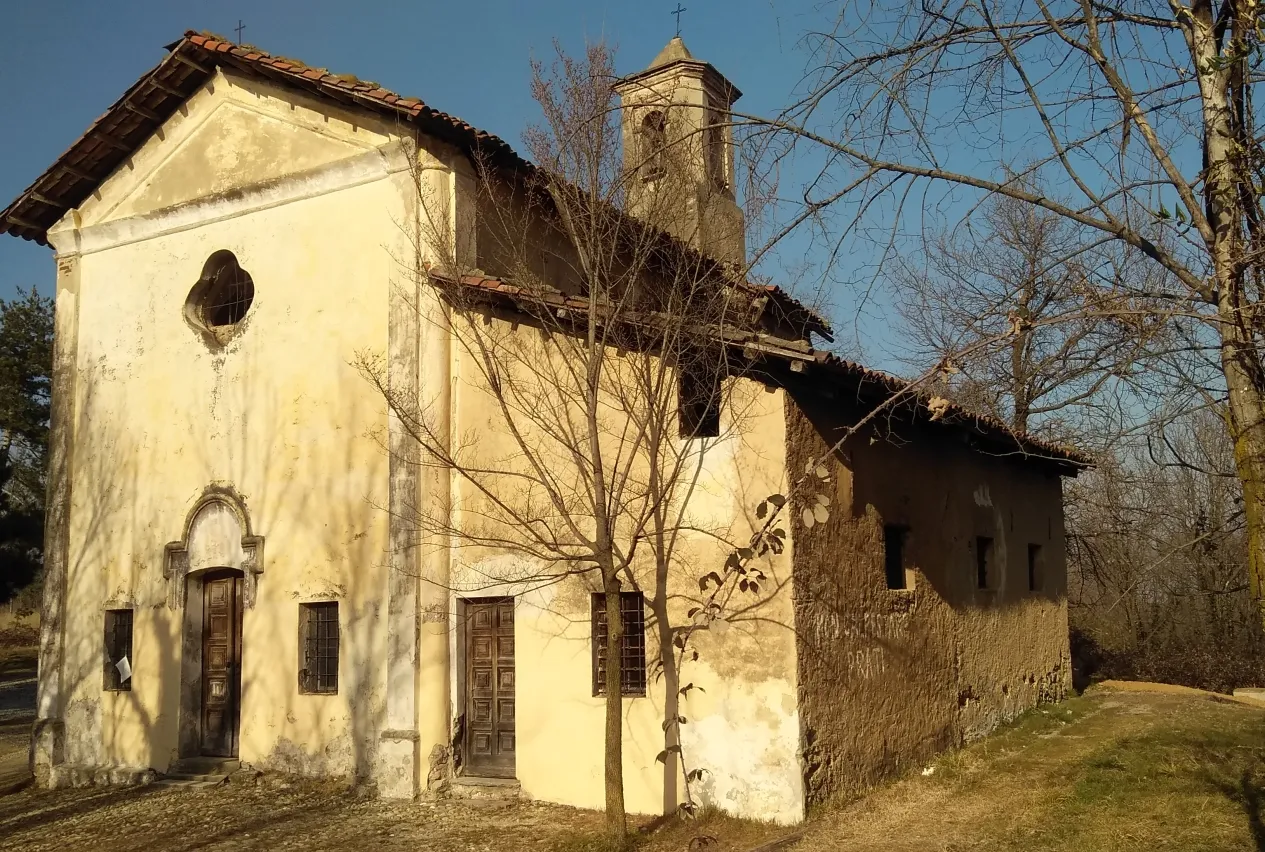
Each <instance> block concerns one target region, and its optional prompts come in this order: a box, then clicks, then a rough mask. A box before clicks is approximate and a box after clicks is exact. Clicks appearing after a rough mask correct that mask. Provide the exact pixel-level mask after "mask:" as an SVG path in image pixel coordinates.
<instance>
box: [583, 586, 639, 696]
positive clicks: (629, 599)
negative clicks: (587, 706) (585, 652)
mask: <svg viewBox="0 0 1265 852" xmlns="http://www.w3.org/2000/svg"><path fill="white" fill-rule="evenodd" d="M644 607H645V597H644V596H643V595H642V594H641V592H620V593H619V608H620V611H621V613H622V615H623V620H624V636H623V639H622V640H621V644H620V650H619V686H620V694H621V695H645V694H646V617H645V612H644ZM606 637H607V632H606V595H604V594H602V593H600V592H596V593H594V594H593V694H594V695H605V694H606V644H607V638H606Z"/></svg>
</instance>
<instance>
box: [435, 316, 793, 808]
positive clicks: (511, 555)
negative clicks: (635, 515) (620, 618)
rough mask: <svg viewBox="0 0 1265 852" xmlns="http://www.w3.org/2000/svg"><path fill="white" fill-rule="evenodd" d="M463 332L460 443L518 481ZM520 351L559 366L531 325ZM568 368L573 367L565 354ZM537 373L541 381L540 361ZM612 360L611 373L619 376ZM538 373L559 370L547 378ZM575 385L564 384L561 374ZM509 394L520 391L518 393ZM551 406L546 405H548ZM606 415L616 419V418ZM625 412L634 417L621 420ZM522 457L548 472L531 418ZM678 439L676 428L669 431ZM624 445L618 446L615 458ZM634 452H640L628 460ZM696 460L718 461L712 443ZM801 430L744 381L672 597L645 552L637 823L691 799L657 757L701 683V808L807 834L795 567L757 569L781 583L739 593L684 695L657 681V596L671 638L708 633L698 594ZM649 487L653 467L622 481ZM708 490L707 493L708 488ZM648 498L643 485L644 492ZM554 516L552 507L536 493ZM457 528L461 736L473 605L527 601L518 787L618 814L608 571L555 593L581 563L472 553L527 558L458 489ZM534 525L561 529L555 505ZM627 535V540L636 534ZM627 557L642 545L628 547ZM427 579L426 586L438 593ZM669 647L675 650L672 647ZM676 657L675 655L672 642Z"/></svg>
mask: <svg viewBox="0 0 1265 852" xmlns="http://www.w3.org/2000/svg"><path fill="white" fill-rule="evenodd" d="M476 323H477V328H478V329H480V330H482V332H483V333H485V334H488V335H491V336H496V335H499V334H501V333H502V332H506V328H502V326H505V327H508V323H504V322H503V321H502V320H494V321H493V324H492V325H489V326H484V325H483V324H482V321H481V320H477V321H476ZM454 326H455V327H456V335H455V340H456V341H458V342H455V343H454V349H453V367H452V372H453V375H454V377H455V380H454V382H453V388H454V399H453V408H452V410H453V411H454V413H455V417H454V430H453V434H454V436H458V437H459V438H460V443H461V446H462V452H463V454H464V457H465V458H467V459H470V460H478V461H479V463H480V464H481V465H484V466H486V467H489V468H496V469H500V468H501V467H504V468H505V469H510V468H513V467H514V466H515V465H516V464H519V463H521V460H522V457H523V453H522V451H521V450H520V445H519V443H518V442H517V441H516V439H514V438H513V437H512V436H511V435H510V433H509V430H508V429H507V420H506V417H505V415H504V414H502V413H501V412H500V411H499V410H498V407H497V405H496V404H495V401H494V399H493V398H492V397H491V396H490V395H489V394H488V393H487V392H486V391H485V388H486V387H487V383H486V381H485V380H484V378H483V376H482V374H481V372H480V370H479V369H478V368H477V365H476V363H475V362H474V359H473V357H472V353H471V352H470V347H469V346H466V345H463V344H461V343H460V342H459V341H460V340H461V339H462V338H463V337H465V336H467V335H468V333H469V332H463V331H462V329H461V326H460V321H454ZM516 334H518V335H519V337H518V338H516V339H517V340H518V341H519V343H517V344H515V345H516V346H528V347H530V346H533V345H539V348H540V358H541V359H543V358H546V357H550V356H549V355H548V354H546V353H547V352H548V347H547V346H546V345H545V344H544V343H539V344H537V343H536V342H537V341H540V340H541V338H540V335H539V334H538V332H536V331H535V330H534V329H531V328H529V327H528V326H526V325H524V326H521V327H520V330H519V331H518V332H517V333H516ZM553 357H557V355H556V354H555V355H554V356H553ZM523 360H524V362H525V363H536V364H540V363H542V362H541V361H537V360H534V356H532V355H531V353H526V354H525V355H524V359H523ZM619 364H620V361H619V359H617V358H616V357H614V356H613V355H612V357H611V358H610V359H609V361H608V363H607V369H608V370H618V369H619ZM537 369H538V371H539V373H540V374H544V373H545V372H547V370H546V369H545V368H543V367H538V368H537ZM558 372H559V374H560V375H561V374H563V372H564V371H562V370H559V371H558ZM505 381H507V382H508V381H513V380H512V379H509V378H506V379H505ZM521 381H522V382H523V385H521V387H522V388H523V393H524V396H525V397H531V396H532V394H533V392H534V391H533V390H532V389H531V388H532V387H533V386H532V384H531V383H532V382H536V381H538V379H536V378H533V377H527V376H524V377H523V378H522V379H521ZM550 399H553V396H552V395H546V397H544V398H542V399H541V400H540V402H539V404H540V405H541V406H545V405H547V404H548V400H550ZM604 410H606V409H605V407H604ZM609 410H610V411H611V412H612V414H611V416H614V414H613V412H614V411H617V410H618V407H617V406H615V405H612V406H611V408H610V409H609ZM515 420H516V424H517V426H518V428H519V429H523V430H525V436H524V438H523V440H524V441H525V443H526V445H527V446H530V447H533V448H535V450H534V451H535V452H538V453H540V454H541V457H548V456H549V451H548V450H547V449H545V447H546V445H547V444H548V439H546V438H544V437H542V435H541V434H540V433H539V431H537V430H536V429H535V426H534V425H533V421H534V420H535V421H538V422H540V423H547V422H549V418H548V417H547V416H546V417H544V418H533V416H532V415H531V413H530V412H528V413H526V414H524V413H519V414H518V415H517V416H516V418H515ZM605 425H606V426H607V427H609V428H608V429H606V430H605V434H607V435H611V436H615V435H619V434H628V433H627V431H626V429H627V426H626V425H625V424H621V423H619V422H615V421H612V422H610V423H606V424H605ZM668 425H669V427H670V428H671V429H672V432H673V437H674V438H675V432H676V424H675V422H671V423H669V424H668ZM618 445H619V441H617V440H614V439H612V442H611V443H609V444H607V446H606V450H607V458H608V459H609V458H613V457H614V452H612V451H613V450H614V449H616V447H617V446H618ZM623 446H624V452H625V453H627V447H628V445H627V444H624V445H623ZM695 446H696V447H699V446H702V444H701V443H696V444H695ZM784 447H785V420H784V416H783V402H782V394H781V391H776V392H769V391H767V390H766V389H765V388H764V387H763V386H760V385H758V384H756V383H754V382H750V381H746V380H740V381H739V382H738V386H736V387H735V388H734V389H733V391H732V393H731V395H730V398H729V400H728V401H727V403H726V405H725V407H724V408H722V417H721V437H719V438H716V439H711V440H709V441H708V443H707V447H706V449H705V450H704V451H703V452H702V453H701V457H696V460H695V462H691V463H689V464H687V465H686V466H685V472H684V473H683V474H682V475H681V477H680V478H679V480H678V482H679V486H678V493H683V492H684V489H685V488H686V485H687V483H693V485H692V495H691V497H690V503H689V512H688V513H687V515H686V516H685V519H684V522H683V524H682V526H683V527H684V529H682V530H681V539H682V540H681V542H680V543H679V544H678V546H677V547H676V549H675V553H674V559H673V564H672V566H671V568H670V569H669V571H668V572H667V574H666V578H665V579H663V580H662V581H660V580H657V579H656V576H655V568H654V563H653V559H652V558H651V556H650V554H649V552H648V550H649V544H646V543H642V545H641V547H642V549H643V553H642V556H641V558H638V559H637V560H636V561H635V562H634V566H633V569H632V574H633V578H634V582H635V586H634V585H631V584H628V583H625V586H624V588H625V589H631V588H637V589H640V590H641V591H642V592H643V593H644V595H645V607H644V610H643V612H644V617H645V626H646V630H645V639H646V653H645V656H646V660H647V661H648V664H649V669H650V674H649V676H648V678H647V680H648V686H647V691H646V695H645V696H638V697H624V698H623V699H622V705H623V725H624V729H623V730H624V735H623V750H624V783H625V797H626V803H627V807H628V809H629V811H630V812H633V813H645V814H658V813H662V812H664V811H665V810H666V811H668V812H671V811H673V810H674V809H675V807H676V805H677V804H678V803H679V802H681V801H683V800H684V797H685V791H684V789H683V784H682V783H681V770H680V769H679V768H677V767H676V766H674V761H671V760H668V761H666V764H665V762H663V761H660V760H657V759H656V758H657V757H658V755H659V754H660V752H662V751H663V750H664V749H665V733H664V731H665V726H664V721H665V704H666V699H667V697H668V694H669V691H670V690H671V691H676V690H678V689H681V688H682V687H685V686H687V685H688V684H693V688H690V689H687V690H686V697H685V698H684V699H683V700H682V702H681V705H680V709H679V713H680V715H682V716H684V717H685V719H686V721H685V723H684V724H682V725H681V736H682V743H681V745H682V756H683V760H684V766H685V769H686V770H694V769H701V770H704V771H703V772H702V773H699V775H700V777H699V779H698V780H696V781H695V782H694V783H693V785H692V787H693V789H692V793H693V798H694V800H695V801H696V802H698V803H700V804H703V805H711V806H715V807H719V808H722V809H725V810H728V811H731V812H733V813H738V814H742V815H744V816H748V817H756V818H764V819H774V820H778V821H780V822H795V821H798V820H799V819H801V818H802V814H803V793H802V784H801V782H800V777H801V776H800V770H799V764H798V760H797V758H796V752H797V748H798V736H799V720H798V713H797V710H796V704H795V693H796V671H795V642H794V632H793V624H792V617H793V613H792V609H791V598H790V583H789V581H790V576H789V570H790V552H789V550H788V551H787V552H785V553H783V554H782V555H780V556H775V557H771V558H764V559H759V560H757V562H756V565H758V567H760V568H761V569H762V570H763V572H764V573H765V574H766V575H767V577H768V579H767V582H765V583H764V585H763V588H762V589H761V590H760V591H759V593H758V594H742V593H739V594H735V596H734V597H733V598H732V600H728V601H727V606H726V618H727V623H726V624H723V625H719V626H713V628H712V629H710V630H707V631H701V632H699V633H696V634H695V636H694V637H693V638H692V639H691V641H690V646H689V647H690V649H691V650H694V649H697V650H698V659H697V660H693V659H690V660H689V661H687V662H686V663H685V665H684V667H683V670H682V672H681V674H680V681H679V682H674V681H673V680H671V679H669V678H664V677H662V676H661V674H659V671H661V669H659V667H658V666H657V665H656V661H657V660H658V659H659V654H660V648H661V636H662V635H663V634H661V633H660V622H659V620H658V619H657V617H656V606H655V600H656V597H659V598H661V599H662V607H663V610H662V611H663V612H666V614H667V616H668V622H669V624H670V625H671V626H672V627H677V628H679V627H685V626H687V625H689V624H690V623H691V621H692V619H691V617H690V615H689V612H690V610H691V609H692V608H695V607H697V606H699V605H700V603H701V602H702V601H703V600H704V599H705V598H706V597H707V595H706V594H705V593H702V592H700V588H699V577H700V576H702V575H703V574H706V573H708V572H710V571H716V572H718V573H723V572H724V563H725V559H726V557H727V555H728V554H729V552H730V548H729V545H727V544H725V542H737V543H739V544H745V543H746V541H747V540H748V538H749V536H750V533H751V530H752V529H753V525H755V524H757V523H759V521H758V520H757V518H756V514H755V513H756V507H757V505H758V503H759V502H760V501H761V500H762V499H763V498H764V497H766V496H767V495H769V494H770V493H780V492H781V491H783V489H784V488H785V481H786V479H785V468H784V459H785V451H784ZM565 455H566V453H565V452H559V457H558V459H557V462H556V465H555V466H553V467H552V468H551V471H550V472H551V475H552V476H553V477H554V478H555V481H557V482H565V481H567V480H569V479H572V478H575V479H578V478H579V471H578V469H577V468H576V467H575V465H574V462H573V461H571V460H569V459H568V458H564V457H563V456H565ZM617 468H618V469H619V470H625V471H628V472H629V473H631V474H632V477H633V480H634V482H636V481H639V480H641V479H642V478H643V477H644V468H642V467H641V466H640V465H637V464H633V465H627V466H625V465H623V464H622V463H621V464H619V465H618V466H617ZM695 474H697V478H695ZM531 476H532V475H530V474H529V478H528V480H527V481H525V482H524V481H520V482H519V484H518V485H517V486H516V487H514V488H512V489H511V490H508V491H504V492H502V496H503V497H505V498H506V499H508V500H509V501H510V502H511V503H515V502H516V501H520V500H527V499H529V498H530V496H531V495H529V491H531V490H532V489H531V487H530V481H531ZM630 487H632V488H633V489H634V490H635V489H636V488H637V486H636V485H635V484H633V485H631V486H630ZM535 491H536V493H535V497H536V498H537V499H538V498H539V497H540V496H541V495H540V490H539V489H538V488H537V489H535ZM563 491H564V492H566V493H567V498H568V500H575V501H576V502H575V507H576V509H575V513H574V515H573V519H574V520H575V521H576V522H578V523H580V524H582V525H583V524H585V523H586V522H585V520H584V517H585V516H586V515H587V516H588V517H591V516H592V512H591V506H590V507H588V508H587V509H586V508H585V505H584V501H583V498H582V496H581V494H582V491H583V488H582V486H577V488H576V489H575V490H572V491H569V492H567V489H565V488H564V489H563ZM452 511H453V520H454V524H455V525H456V526H457V527H459V528H460V529H462V530H464V531H465V534H466V535H468V536H470V540H467V541H466V542H465V546H462V547H459V548H455V549H454V550H453V551H452V556H451V559H452V577H453V581H452V587H453V591H452V594H453V604H452V617H453V619H454V621H453V624H454V625H455V629H454V630H453V632H452V641H453V643H454V644H453V652H452V656H453V660H454V683H453V687H452V690H451V691H452V695H453V696H454V706H453V714H454V718H456V719H457V720H458V722H459V724H460V723H461V722H462V721H465V722H466V723H467V724H468V719H466V720H463V719H462V717H463V715H465V714H466V713H467V708H466V707H465V706H464V703H463V698H462V697H463V696H464V694H465V692H464V686H465V685H464V683H463V680H464V677H465V674H466V671H467V661H466V659H465V649H464V647H463V645H464V638H463V636H464V627H465V625H464V624H463V623H462V607H461V600H462V599H477V598H484V597H497V596H513V597H514V599H515V616H514V620H515V625H514V662H515V669H516V682H515V687H516V688H515V697H516V708H515V712H514V729H515V733H516V755H515V774H516V777H517V779H518V781H519V783H520V784H521V785H522V790H523V792H524V793H525V794H526V795H528V796H529V797H531V798H535V799H540V800H545V801H552V802H560V803H564V804H569V805H574V806H577V807H586V808H602V807H603V806H604V801H605V799H604V795H605V794H604V782H603V778H604V774H603V772H604V769H603V767H604V754H605V745H604V719H605V702H606V699H605V696H601V695H595V694H594V687H593V680H594V675H593V668H592V667H593V642H594V639H593V630H592V621H591V616H592V603H591V596H592V594H593V593H594V592H595V591H597V590H599V589H600V578H599V577H598V576H597V575H596V572H593V571H591V570H587V571H584V572H583V573H581V574H580V575H579V576H572V577H569V578H565V579H562V580H561V581H559V582H549V581H548V579H547V578H548V575H549V572H550V571H557V570H559V569H560V568H562V569H565V568H568V567H571V568H578V569H584V568H587V567H589V566H586V565H583V564H580V565H572V566H567V565H565V564H563V565H558V564H554V565H547V564H546V563H544V562H542V561H540V560H532V559H529V558H526V557H525V555H524V554H523V553H522V550H521V549H520V548H515V547H513V546H496V545H495V544H492V543H489V544H486V545H481V546H474V545H475V541H474V539H476V538H477V539H478V540H479V541H482V542H489V540H490V539H495V538H497V537H498V536H505V537H506V538H507V539H509V540H513V541H522V542H524V543H526V542H528V539H527V538H526V537H524V536H523V535H522V534H521V532H516V531H515V530H513V529H507V528H506V527H503V526H501V525H500V523H499V521H500V520H501V519H503V518H504V513H503V512H501V511H498V510H496V509H495V508H494V507H490V506H488V504H487V503H486V501H484V500H482V499H481V498H480V496H479V494H478V493H477V491H476V489H475V488H474V487H473V486H472V485H470V484H469V483H467V482H464V481H463V479H462V477H454V480H453V499H452ZM536 514H537V515H539V516H542V517H549V515H550V514H551V513H549V512H545V511H544V510H543V509H542V508H541V507H540V506H538V507H537V509H536ZM620 527H621V528H622V529H623V533H621V535H624V534H626V532H627V524H626V523H624V524H620ZM621 542H622V543H623V544H624V545H626V544H627V542H628V539H627V538H622V539H621ZM424 579H425V578H424ZM669 635H670V634H669ZM668 641H669V642H670V641H671V640H670V639H669V640H668Z"/></svg>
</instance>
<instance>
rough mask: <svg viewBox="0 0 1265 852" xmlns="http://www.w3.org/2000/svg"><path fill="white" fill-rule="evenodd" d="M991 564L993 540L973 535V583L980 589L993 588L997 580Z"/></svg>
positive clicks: (994, 568)
mask: <svg viewBox="0 0 1265 852" xmlns="http://www.w3.org/2000/svg"><path fill="white" fill-rule="evenodd" d="M996 572H997V569H996V566H995V565H994V564H993V540H992V539H991V538H988V537H987V536H982V535H981V536H976V537H975V583H976V587H977V588H980V589H991V588H994V584H995V583H996V581H997V578H996V576H995V575H996Z"/></svg>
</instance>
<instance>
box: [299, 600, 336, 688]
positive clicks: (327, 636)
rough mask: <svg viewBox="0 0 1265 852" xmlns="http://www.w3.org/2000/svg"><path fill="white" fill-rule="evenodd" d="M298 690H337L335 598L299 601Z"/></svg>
mask: <svg viewBox="0 0 1265 852" xmlns="http://www.w3.org/2000/svg"><path fill="white" fill-rule="evenodd" d="M299 652H300V654H301V655H302V658H301V659H300V661H299V663H300V665H299V692H301V693H304V694H315V695H333V694H335V693H337V692H338V601H320V602H317V603H305V604H299Z"/></svg>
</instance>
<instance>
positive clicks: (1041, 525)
mask: <svg viewBox="0 0 1265 852" xmlns="http://www.w3.org/2000/svg"><path fill="white" fill-rule="evenodd" d="M851 422H855V419H853V420H849V419H848V407H847V406H846V404H845V405H842V406H841V405H839V404H838V403H831V404H827V403H825V402H822V401H819V400H809V399H805V398H802V397H801V398H798V399H795V400H792V399H790V397H789V396H788V405H787V433H788V442H787V449H788V461H787V464H788V469H789V470H791V471H793V472H799V471H803V470H804V469H805V465H806V464H807V462H808V460H809V459H811V458H813V457H816V456H818V455H820V454H821V453H823V452H825V450H826V448H827V446H828V444H830V443H833V442H834V441H835V440H837V439H838V437H839V436H840V435H841V434H843V433H842V431H841V428H842V427H845V426H847V425H848V424H849V423H851ZM893 428H894V427H892V426H891V425H890V424H888V423H884V424H883V425H882V426H881V427H880V428H878V429H866V430H863V431H862V432H861V433H860V434H858V435H856V436H855V437H854V438H853V439H851V440H849V442H848V443H847V444H846V445H845V447H844V449H843V451H842V452H840V453H838V454H836V456H835V459H834V461H833V463H832V464H831V465H830V468H831V470H830V472H831V482H830V485H829V486H828V491H829V492H830V496H831V497H832V501H831V516H830V519H829V520H828V521H827V522H826V523H824V524H815V525H814V526H813V527H812V528H811V529H806V528H805V527H804V524H803V522H802V520H801V518H800V517H799V512H794V513H793V514H794V515H795V517H794V518H793V519H792V523H793V536H794V539H795V555H794V568H793V576H794V583H795V619H796V628H797V632H798V636H799V647H798V654H797V656H798V669H799V706H800V720H801V731H802V749H803V761H804V772H805V788H806V791H805V792H806V798H807V803H808V806H809V807H810V808H811V807H812V806H815V805H818V804H820V803H822V802H824V801H825V800H827V799H830V798H832V797H835V796H838V795H840V794H847V793H850V792H854V791H857V790H860V789H863V788H865V787H867V786H870V785H872V784H874V783H875V782H877V781H879V780H881V779H883V778H885V777H887V776H890V775H893V774H895V773H898V772H901V771H904V770H906V769H909V768H912V767H918V766H921V765H922V764H923V763H925V762H926V761H927V759H928V758H930V757H931V756H932V755H934V754H935V753H937V752H939V751H942V750H944V749H946V748H949V747H952V746H955V745H958V744H961V743H963V742H965V741H967V740H969V739H971V738H973V737H977V736H981V735H983V734H985V733H987V732H988V731H989V730H991V729H992V728H994V727H995V726H996V725H998V724H999V723H1001V722H1003V721H1005V720H1007V719H1010V718H1012V717H1014V716H1015V715H1017V714H1018V713H1020V712H1022V711H1023V710H1026V709H1028V708H1030V707H1032V706H1034V705H1035V704H1037V703H1039V702H1043V701H1057V700H1060V699H1061V698H1063V696H1064V695H1065V694H1066V691H1067V689H1068V687H1069V684H1070V665H1069V656H1068V639H1067V604H1066V596H1065V591H1066V580H1065V565H1064V549H1063V515H1062V490H1061V485H1060V481H1059V478H1058V476H1057V475H1056V474H1054V473H1052V472H1051V473H1047V472H1045V471H1044V470H1041V469H1038V468H1037V467H1036V466H1034V465H1023V464H1021V463H1020V462H1019V461H1013V460H1008V459H1003V458H998V457H993V456H986V455H983V454H981V453H978V452H974V451H971V450H970V449H968V448H967V447H966V446H965V445H964V443H963V442H962V441H960V440H957V439H955V438H953V437H952V433H949V430H936V429H934V427H924V428H923V429H921V430H916V429H914V428H913V427H905V428H903V429H900V430H898V431H895V432H894V431H893ZM946 433H948V436H947V437H946ZM832 436H833V437H832ZM884 524H895V525H901V526H904V527H906V528H907V529H908V533H907V535H906V544H905V560H904V563H905V567H906V568H907V569H908V570H907V576H908V577H909V578H910V579H911V580H912V584H911V585H912V588H911V589H910V590H906V591H897V590H889V589H888V588H887V581H886V574H885V571H884V558H883V555H884V537H883V526H884ZM978 536H985V537H988V538H991V539H993V541H994V545H993V547H994V556H995V566H996V568H997V569H998V574H997V576H996V579H995V581H994V583H992V585H994V588H993V589H990V590H981V589H979V588H977V585H978V583H977V574H976V560H975V547H976V538H977V537H978ZM1029 544H1036V545H1039V546H1040V548H1041V555H1042V557H1043V559H1042V561H1043V573H1044V578H1043V586H1042V589H1041V590H1040V591H1037V592H1031V591H1029V588H1028V564H1027V562H1028V555H1027V554H1028V545H1029Z"/></svg>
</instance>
